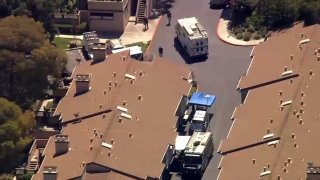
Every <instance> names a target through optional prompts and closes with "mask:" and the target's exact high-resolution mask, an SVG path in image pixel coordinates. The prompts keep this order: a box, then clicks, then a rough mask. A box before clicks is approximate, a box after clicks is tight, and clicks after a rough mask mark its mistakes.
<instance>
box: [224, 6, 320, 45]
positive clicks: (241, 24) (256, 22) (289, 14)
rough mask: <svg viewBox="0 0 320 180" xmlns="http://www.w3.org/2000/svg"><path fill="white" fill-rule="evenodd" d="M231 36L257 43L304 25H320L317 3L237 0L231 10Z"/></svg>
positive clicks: (319, 8) (319, 12) (319, 7)
mask: <svg viewBox="0 0 320 180" xmlns="http://www.w3.org/2000/svg"><path fill="white" fill-rule="evenodd" d="M230 11H231V12H230V15H231V22H230V24H229V25H228V26H229V30H230V32H231V35H232V36H234V37H235V38H237V39H239V40H244V41H249V40H258V39H261V38H265V37H266V36H268V32H269V31H277V30H279V29H284V28H287V27H290V26H292V25H293V23H294V22H296V21H303V22H304V24H305V25H312V24H315V23H320V1H318V0H308V1H307V0H277V1H265V0H235V1H233V3H232V4H231V8H230Z"/></svg>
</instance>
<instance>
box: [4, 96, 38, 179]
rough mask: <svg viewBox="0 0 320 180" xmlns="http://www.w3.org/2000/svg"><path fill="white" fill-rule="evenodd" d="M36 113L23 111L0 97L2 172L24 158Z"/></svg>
mask: <svg viewBox="0 0 320 180" xmlns="http://www.w3.org/2000/svg"><path fill="white" fill-rule="evenodd" d="M34 125H35V120H34V113H33V112H31V111H26V112H22V110H21V109H20V108H19V106H17V105H16V104H14V103H12V102H10V101H8V100H6V99H4V98H0V173H2V172H6V171H9V170H11V169H13V168H14V167H16V166H17V165H18V164H19V163H20V161H21V160H22V158H23V151H24V150H25V147H26V145H28V144H29V143H30V142H31V141H32V138H31V137H30V136H29V131H30V130H31V129H32V128H33V127H34Z"/></svg>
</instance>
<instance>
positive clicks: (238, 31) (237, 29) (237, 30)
mask: <svg viewBox="0 0 320 180" xmlns="http://www.w3.org/2000/svg"><path fill="white" fill-rule="evenodd" d="M233 32H234V34H235V35H238V34H242V33H243V32H244V29H243V28H241V27H235V28H234V29H233Z"/></svg>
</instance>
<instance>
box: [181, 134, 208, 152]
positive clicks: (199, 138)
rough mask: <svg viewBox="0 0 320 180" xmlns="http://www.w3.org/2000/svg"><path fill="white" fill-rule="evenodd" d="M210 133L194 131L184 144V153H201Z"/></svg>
mask: <svg viewBox="0 0 320 180" xmlns="http://www.w3.org/2000/svg"><path fill="white" fill-rule="evenodd" d="M211 136H212V134H211V133H210V132H194V133H193V134H192V136H191V138H190V140H189V142H188V144H187V146H186V149H185V151H184V153H185V154H202V153H203V151H204V149H205V147H206V146H207V144H208V141H209V140H210V138H211Z"/></svg>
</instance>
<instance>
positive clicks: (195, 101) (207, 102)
mask: <svg viewBox="0 0 320 180" xmlns="http://www.w3.org/2000/svg"><path fill="white" fill-rule="evenodd" d="M215 101H216V96H214V95H210V94H205V93H202V92H194V93H193V94H192V96H191V98H190V100H189V104H192V105H200V106H207V107H211V106H212V105H213V103H214V102H215Z"/></svg>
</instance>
